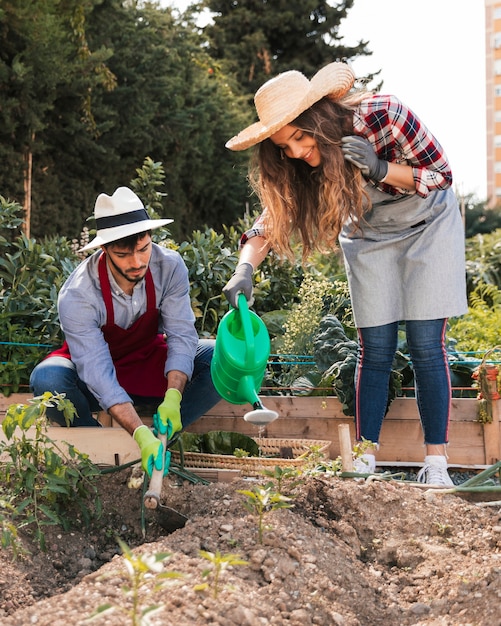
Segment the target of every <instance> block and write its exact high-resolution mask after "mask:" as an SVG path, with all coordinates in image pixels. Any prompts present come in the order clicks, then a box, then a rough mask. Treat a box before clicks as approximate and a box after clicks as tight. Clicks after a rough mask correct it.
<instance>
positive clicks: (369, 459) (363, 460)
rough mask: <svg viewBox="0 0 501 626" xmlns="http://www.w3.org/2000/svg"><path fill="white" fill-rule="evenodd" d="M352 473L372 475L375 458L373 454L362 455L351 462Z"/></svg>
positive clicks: (374, 469)
mask: <svg viewBox="0 0 501 626" xmlns="http://www.w3.org/2000/svg"><path fill="white" fill-rule="evenodd" d="M353 471H354V472H357V473H358V474H374V472H375V471H376V457H375V456H374V455H373V454H362V455H360V456H358V457H357V458H356V459H354V460H353Z"/></svg>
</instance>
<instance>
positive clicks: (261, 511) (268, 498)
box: [237, 487, 294, 543]
mask: <svg viewBox="0 0 501 626" xmlns="http://www.w3.org/2000/svg"><path fill="white" fill-rule="evenodd" d="M237 493H241V494H242V495H244V496H246V498H247V499H246V500H245V502H244V506H245V507H246V509H247V510H248V511H250V512H251V513H252V514H253V515H256V516H257V528H258V541H259V543H263V530H264V517H265V515H266V514H267V513H268V512H270V511H275V510H277V509H289V508H291V507H293V506H294V505H293V504H291V500H292V498H289V497H287V496H283V495H281V494H280V493H277V492H276V491H273V490H272V488H271V487H255V488H254V489H253V490H252V491H250V490H246V489H242V490H238V491H237Z"/></svg>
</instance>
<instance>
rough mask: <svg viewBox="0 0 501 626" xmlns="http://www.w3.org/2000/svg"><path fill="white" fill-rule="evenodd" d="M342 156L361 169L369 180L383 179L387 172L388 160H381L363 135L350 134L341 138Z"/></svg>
mask: <svg viewBox="0 0 501 626" xmlns="http://www.w3.org/2000/svg"><path fill="white" fill-rule="evenodd" d="M341 142H342V146H341V150H342V151H343V155H344V158H345V159H346V161H349V162H350V163H353V165H356V166H357V167H359V168H360V169H361V170H362V173H363V174H365V175H366V176H367V177H368V178H370V179H371V180H377V181H380V180H383V178H384V177H385V176H386V174H387V173H388V161H382V160H381V159H379V158H378V156H377V154H376V153H375V152H374V148H373V147H372V145H371V143H370V141H369V140H368V139H365V137H359V136H358V135H350V136H349V137H343V138H342V139H341Z"/></svg>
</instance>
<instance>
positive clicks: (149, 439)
mask: <svg viewBox="0 0 501 626" xmlns="http://www.w3.org/2000/svg"><path fill="white" fill-rule="evenodd" d="M132 437H133V439H134V441H135V442H136V443H137V445H138V446H139V448H140V450H141V466H142V468H143V470H144V471H145V472H146V473H147V474H148V476H151V474H152V473H153V470H154V469H157V470H161V469H162V467H163V456H164V447H163V445H162V444H161V442H160V441H159V440H158V439H157V438H156V437H155V435H154V434H153V433H152V432H151V430H150V429H149V428H148V426H146V424H143V425H142V426H138V427H137V428H136V430H135V431H134V434H133V435H132Z"/></svg>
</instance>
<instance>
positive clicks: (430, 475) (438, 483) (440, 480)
mask: <svg viewBox="0 0 501 626" xmlns="http://www.w3.org/2000/svg"><path fill="white" fill-rule="evenodd" d="M417 482H418V483H425V484H427V485H434V486H435V487H454V483H453V482H452V480H451V477H450V476H449V474H448V472H447V459H446V457H445V456H440V455H438V454H432V455H428V456H425V457H424V467H423V468H422V469H420V470H419V473H418V475H417Z"/></svg>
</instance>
